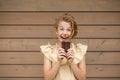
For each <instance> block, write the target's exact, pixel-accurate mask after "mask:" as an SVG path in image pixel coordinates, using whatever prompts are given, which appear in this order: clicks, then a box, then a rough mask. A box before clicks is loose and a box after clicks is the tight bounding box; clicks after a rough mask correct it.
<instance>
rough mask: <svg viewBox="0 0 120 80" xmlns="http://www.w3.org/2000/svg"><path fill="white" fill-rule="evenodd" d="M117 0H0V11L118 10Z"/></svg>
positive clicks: (119, 9)
mask: <svg viewBox="0 0 120 80" xmlns="http://www.w3.org/2000/svg"><path fill="white" fill-rule="evenodd" d="M119 6H120V1H119V0H90V1H89V0H86V1H84V0H47V1H43V0H22V1H19V0H10V1H9V0H0V11H120V8H119Z"/></svg>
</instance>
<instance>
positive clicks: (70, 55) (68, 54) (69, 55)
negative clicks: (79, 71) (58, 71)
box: [66, 48, 74, 64]
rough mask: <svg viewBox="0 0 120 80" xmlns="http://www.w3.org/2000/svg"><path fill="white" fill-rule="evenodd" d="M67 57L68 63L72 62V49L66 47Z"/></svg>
mask: <svg viewBox="0 0 120 80" xmlns="http://www.w3.org/2000/svg"><path fill="white" fill-rule="evenodd" d="M66 56H67V59H68V63H69V64H71V63H72V62H73V59H74V51H73V49H72V48H70V49H68V52H67V53H66Z"/></svg>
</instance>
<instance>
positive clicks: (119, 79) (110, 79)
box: [87, 78, 120, 80]
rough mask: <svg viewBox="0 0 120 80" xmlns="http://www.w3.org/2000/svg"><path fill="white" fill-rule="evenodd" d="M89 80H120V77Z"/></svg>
mask: <svg viewBox="0 0 120 80" xmlns="http://www.w3.org/2000/svg"><path fill="white" fill-rule="evenodd" d="M87 80H120V78H87Z"/></svg>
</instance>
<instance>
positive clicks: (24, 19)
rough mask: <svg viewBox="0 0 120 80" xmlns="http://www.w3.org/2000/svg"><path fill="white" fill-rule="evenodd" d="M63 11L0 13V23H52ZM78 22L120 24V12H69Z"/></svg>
mask: <svg viewBox="0 0 120 80" xmlns="http://www.w3.org/2000/svg"><path fill="white" fill-rule="evenodd" d="M62 14H63V13H53V12H51V13H50V12H49V13H30V12H29V13H0V18H1V19H0V24H54V22H55V19H56V17H58V16H61V15H62ZM71 14H72V15H73V16H74V17H75V19H76V22H77V23H78V24H87V25H88V24H120V16H119V15H120V13H86V12H85V13H71Z"/></svg>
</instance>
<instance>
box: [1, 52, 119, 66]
mask: <svg viewBox="0 0 120 80" xmlns="http://www.w3.org/2000/svg"><path fill="white" fill-rule="evenodd" d="M6 64H15V65H16V64H26V65H27V64H30V65H35V64H38V65H40V64H43V54H41V53H40V52H0V65H6ZM86 64H105V65H106V64H120V52H87V54H86Z"/></svg>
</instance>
